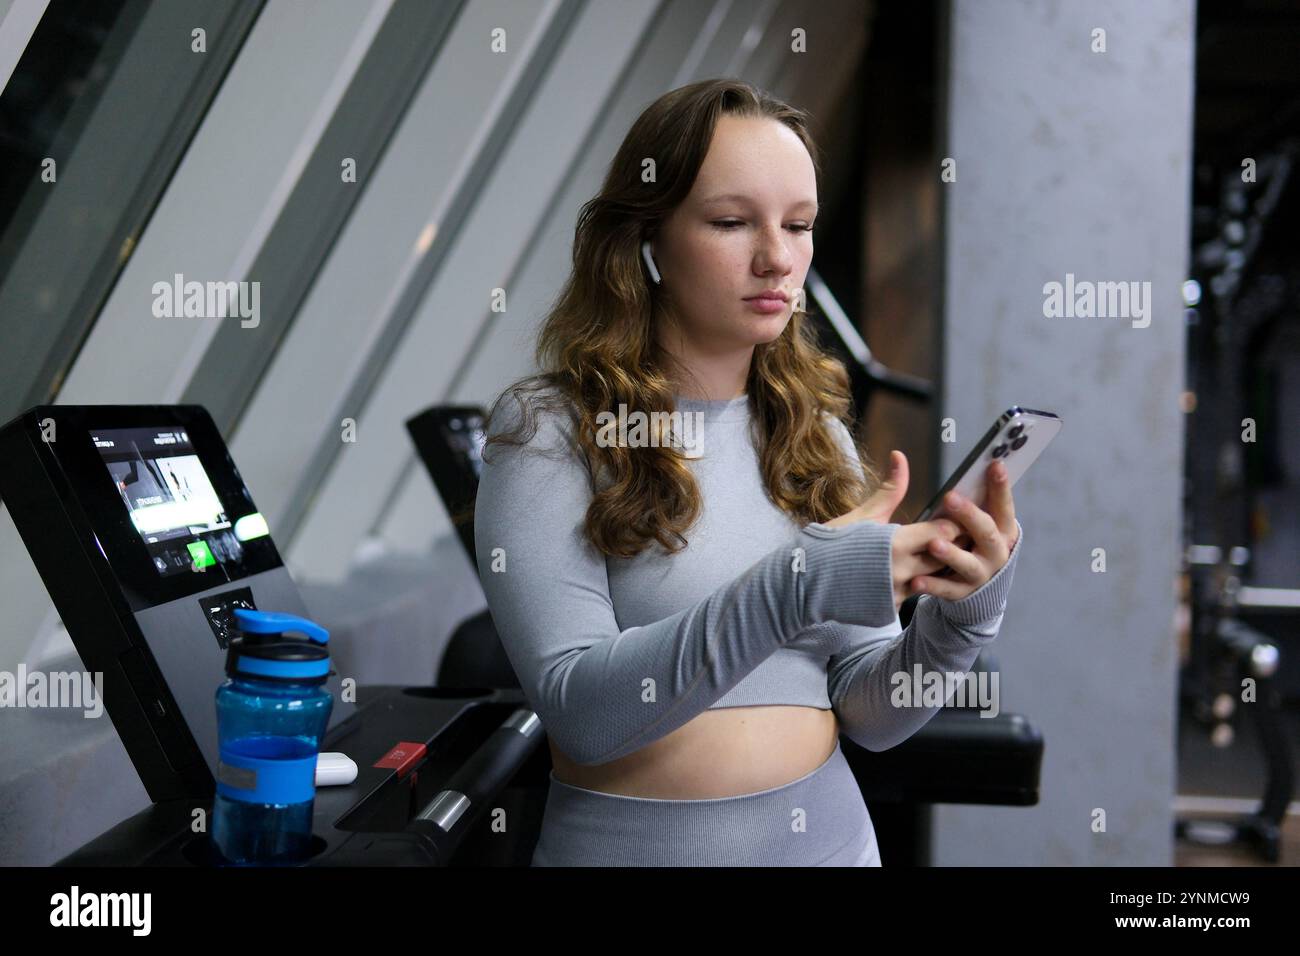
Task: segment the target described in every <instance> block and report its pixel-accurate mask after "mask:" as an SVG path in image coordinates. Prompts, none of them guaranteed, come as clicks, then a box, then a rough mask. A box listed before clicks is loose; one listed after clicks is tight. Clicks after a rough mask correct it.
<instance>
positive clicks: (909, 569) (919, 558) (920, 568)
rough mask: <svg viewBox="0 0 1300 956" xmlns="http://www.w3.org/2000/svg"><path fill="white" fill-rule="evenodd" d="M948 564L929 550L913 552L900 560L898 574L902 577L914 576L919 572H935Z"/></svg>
mask: <svg viewBox="0 0 1300 956" xmlns="http://www.w3.org/2000/svg"><path fill="white" fill-rule="evenodd" d="M947 566H948V565H947V563H946V562H944V561H943V560H942V559H940V558H938V557H936V556H935V555H933V554H929V553H927V552H924V551H923V552H921V553H919V554H911V555H908V556H907V557H905V558H903V559H901V560H900V561H899V562H898V569H897V574H898V576H899V577H900V578H903V579H907V578H914V577H916V576H917V575H918V574H933V573H935V572H936V571H940V570H942V569H943V568H946V567H947Z"/></svg>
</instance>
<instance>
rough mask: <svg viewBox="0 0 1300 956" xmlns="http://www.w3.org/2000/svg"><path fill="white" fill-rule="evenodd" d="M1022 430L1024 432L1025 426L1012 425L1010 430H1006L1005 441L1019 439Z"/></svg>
mask: <svg viewBox="0 0 1300 956" xmlns="http://www.w3.org/2000/svg"><path fill="white" fill-rule="evenodd" d="M1024 430H1025V426H1024V425H1023V424H1021V425H1012V426H1011V428H1009V429H1008V430H1007V440H1008V441H1011V440H1013V439H1016V438H1019V437H1020V433H1021V432H1023V431H1024ZM1017 447H1018V446H1017Z"/></svg>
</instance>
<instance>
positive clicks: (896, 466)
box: [862, 451, 910, 523]
mask: <svg viewBox="0 0 1300 956" xmlns="http://www.w3.org/2000/svg"><path fill="white" fill-rule="evenodd" d="M909 481H910V475H909V471H908V467H907V456H906V455H904V454H903V453H902V452H901V451H892V452H890V453H889V475H888V477H886V478H885V480H884V481H882V482H881V483H880V487H879V488H877V489H876V491H875V492H874V493H873V494H872V495H871V496H870V497H869V498H867V500H866V501H865V502H864V503H863V505H862V508H863V511H864V512H865V513H866V516H867V517H868V518H869V519H871V520H873V521H880V522H883V523H888V521H889V519H890V518H891V517H893V514H894V512H895V511H897V510H898V506H899V505H900V504H902V502H903V499H904V498H906V497H907V486H908V482H909Z"/></svg>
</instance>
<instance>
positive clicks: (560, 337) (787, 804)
mask: <svg viewBox="0 0 1300 956" xmlns="http://www.w3.org/2000/svg"><path fill="white" fill-rule="evenodd" d="M817 179H818V166H817V160H816V147H815V146H814V144H813V142H812V140H811V138H810V136H809V133H808V130H807V128H806V125H805V114H803V113H802V112H801V111H798V110H796V109H793V108H791V107H789V106H787V105H785V104H783V103H781V102H778V101H776V100H774V99H772V98H771V97H770V96H768V95H766V94H764V93H763V92H761V91H759V90H756V89H754V88H753V87H751V86H749V85H747V84H744V83H740V82H735V81H731V80H713V81H708V82H703V83H696V84H693V85H690V86H686V87H682V88H680V89H677V90H673V91H672V92H670V93H667V94H666V95H664V96H663V97H661V98H660V99H659V100H657V101H656V102H655V103H653V104H652V105H651V106H650V107H649V108H648V109H646V110H645V112H644V113H643V114H642V115H641V116H640V117H639V118H638V119H637V121H636V122H635V124H634V125H633V126H632V129H631V130H630V131H629V132H628V134H627V137H626V139H625V140H624V142H623V144H622V146H621V147H620V149H619V150H618V153H617V155H616V156H615V158H614V160H613V163H612V164H611V166H610V169H609V173H608V176H607V178H606V180H605V183H604V185H603V187H602V189H601V191H600V194H599V195H598V196H597V197H596V198H595V199H593V200H591V201H590V202H589V203H587V204H586V205H585V206H584V207H583V209H582V212H581V215H580V216H579V219H578V225H577V230H576V236H575V242H574V249H573V262H574V268H573V273H572V275H571V276H570V278H569V280H568V282H567V284H566V285H565V287H564V289H563V291H562V293H561V295H560V297H559V299H558V300H557V302H556V304H555V305H554V307H553V309H552V310H551V312H550V314H549V315H548V317H547V319H546V322H545V324H544V326H543V328H542V330H541V334H540V338H539V341H538V346H537V356H536V358H537V364H538V367H539V368H540V369H541V370H542V371H541V373H540V374H539V375H535V376H530V377H529V378H527V379H524V380H522V381H521V382H517V383H515V385H513V386H512V387H511V388H509V389H507V390H506V391H505V392H503V394H502V395H501V396H500V397H499V398H498V400H497V402H496V403H495V405H494V406H493V410H492V414H491V416H490V418H489V422H488V426H487V432H488V443H487V446H486V448H485V452H484V455H483V463H484V464H483V472H482V475H481V479H480V485H479V491H478V499H477V507H476V518H475V541H476V545H477V550H478V559H479V576H480V578H481V580H482V582H483V588H484V591H485V592H486V594H487V599H488V605H489V608H490V609H491V612H492V617H493V619H494V621H495V622H496V625H497V628H498V631H499V633H500V635H501V640H502V642H503V644H504V646H505V650H506V654H507V656H508V657H509V659H510V662H511V664H512V665H513V667H514V670H515V672H516V673H517V674H518V676H519V679H520V682H521V685H522V687H523V689H524V692H525V694H526V695H527V697H528V700H529V702H530V703H531V705H532V706H533V708H534V709H535V710H536V712H537V713H538V715H539V716H540V717H541V719H542V722H543V724H544V726H545V727H546V730H547V733H548V738H549V742H550V748H551V755H552V759H553V765H554V769H553V771H552V773H551V782H550V789H549V793H548V798H547V804H546V810H545V815H544V820H543V824H542V832H541V837H540V840H539V842H538V846H537V848H536V851H535V853H534V856H533V860H532V862H533V865H535V866H538V865H543V866H545V865H609V866H620V865H631V866H636V865H777V866H781V865H787V866H788V865H797V866H804V865H809V866H811V865H827V866H842V865H851V866H878V865H880V855H879V851H878V849H877V844H876V837H875V831H874V829H873V827H872V824H871V819H870V817H869V815H868V813H867V808H866V805H865V803H864V802H863V799H862V795H861V791H860V790H859V788H858V785H857V783H856V781H855V780H854V777H853V775H852V773H851V772H850V771H849V768H848V765H847V763H846V760H845V758H844V755H843V753H842V752H841V750H840V746H839V734H840V733H844V734H847V735H848V736H849V738H850V739H852V740H854V741H855V742H857V743H859V744H861V745H862V746H864V747H867V748H868V749H870V750H885V749H887V748H889V747H893V746H895V745H896V744H898V743H900V742H902V741H904V740H906V739H907V738H908V737H910V736H911V735H912V734H913V733H915V732H916V731H917V730H918V729H919V728H920V727H922V726H923V725H924V724H925V723H926V721H928V720H929V719H930V717H931V716H933V714H934V712H935V710H936V708H935V707H933V706H931V707H929V708H923V707H901V706H899V707H896V706H893V705H892V704H891V690H892V688H893V686H894V684H893V682H892V681H891V678H892V676H893V675H894V674H903V675H905V676H907V677H908V679H909V680H910V679H911V675H912V673H913V668H914V667H915V666H916V665H918V664H919V665H920V666H921V667H922V670H923V672H925V673H928V672H931V671H936V672H941V673H954V672H965V671H967V670H969V668H970V667H971V666H972V664H973V663H974V661H975V658H976V656H977V654H978V653H979V650H980V648H981V647H982V646H983V645H985V644H987V643H988V642H990V641H992V640H993V639H994V638H995V637H996V635H997V632H998V628H999V625H1000V624H1001V620H1002V614H1003V610H1004V607H1005V604H1006V598H1007V592H1008V589H1009V588H1010V586H1011V578H1012V572H1013V569H1014V564H1015V559H1016V556H1017V553H1018V548H1017V543H1018V541H1019V538H1020V533H1021V529H1020V525H1019V523H1018V522H1017V521H1016V518H1015V515H1014V510H1013V503H1012V499H1011V493H1010V489H1009V488H1008V487H1007V486H1006V484H1005V482H1000V481H999V473H1000V472H1001V468H1000V466H996V467H995V468H994V469H992V472H993V474H991V475H990V477H991V478H992V479H993V482H992V485H993V489H994V490H993V493H992V495H991V498H992V501H991V503H990V504H989V509H990V510H989V511H988V512H985V511H983V510H980V509H979V508H976V507H975V506H974V505H973V504H972V503H971V502H969V501H952V502H951V503H950V509H951V511H952V514H953V517H954V519H955V520H946V519H943V520H938V521H932V522H925V523H921V524H912V525H905V526H902V525H898V524H890V523H888V521H889V518H890V516H891V515H892V513H893V510H894V508H895V507H896V506H897V504H898V503H899V502H900V501H901V500H902V498H903V495H904V493H905V492H906V490H907V462H906V459H905V457H904V456H903V455H902V454H901V453H899V452H894V453H893V455H892V456H891V472H890V476H889V480H888V481H886V482H884V483H883V484H882V483H880V482H878V481H877V480H876V476H875V475H874V473H873V472H872V471H871V469H870V468H869V467H868V466H867V465H866V464H865V463H864V460H863V456H862V455H861V453H860V452H859V450H858V447H857V445H856V443H855V441H854V440H853V438H852V436H851V433H850V432H849V430H848V428H847V427H846V425H845V418H846V417H847V415H848V409H849V396H848V377H847V374H846V372H845V370H844V368H843V366H842V365H840V364H839V363H838V362H837V361H835V360H834V359H832V358H831V357H829V356H827V355H825V354H823V353H822V352H821V351H820V350H819V349H818V347H817V345H816V341H815V337H814V335H813V332H812V330H811V328H810V326H809V324H808V323H807V321H806V320H805V312H804V311H803V302H802V295H801V294H800V293H801V286H802V284H803V280H804V277H805V275H806V274H807V271H808V267H809V264H810V262H811V260H812V255H813V241H812V230H813V224H814V221H815V219H816V217H817ZM674 412H675V413H677V415H676V417H674V418H668V419H667V420H666V421H665V418H664V416H663V415H661V416H660V417H658V418H657V419H656V418H655V417H654V415H653V413H674ZM637 413H641V414H642V415H644V416H646V417H647V418H649V419H650V420H651V422H652V424H651V425H650V427H639V426H638V425H637V423H636V419H637ZM615 421H618V422H621V424H622V425H623V426H626V427H623V428H619V427H615V426H614V424H612V423H613V422H615ZM688 422H690V423H692V424H693V425H695V426H696V427H694V428H693V427H691V425H688V424H687V423H688ZM641 424H642V425H644V424H645V420H644V419H643V420H642V423H641ZM688 439H689V440H688ZM876 485H878V487H876V488H875V489H874V493H871V492H872V491H873V486H876ZM963 542H969V543H970V547H969V548H967V547H964V546H963ZM944 567H949V568H951V569H952V571H953V575H952V576H949V577H939V576H935V575H934V572H936V571H939V570H940V569H942V568H944ZM915 593H923V594H924V595H925V596H924V597H922V598H921V600H920V601H919V603H918V606H917V608H916V612H915V614H914V616H913V619H912V621H911V622H910V624H909V626H908V628H907V629H906V630H905V631H904V630H902V628H901V626H900V622H899V618H898V613H897V612H898V606H899V604H900V603H901V602H902V601H903V600H904V599H905V598H906V597H908V596H909V595H911V594H915Z"/></svg>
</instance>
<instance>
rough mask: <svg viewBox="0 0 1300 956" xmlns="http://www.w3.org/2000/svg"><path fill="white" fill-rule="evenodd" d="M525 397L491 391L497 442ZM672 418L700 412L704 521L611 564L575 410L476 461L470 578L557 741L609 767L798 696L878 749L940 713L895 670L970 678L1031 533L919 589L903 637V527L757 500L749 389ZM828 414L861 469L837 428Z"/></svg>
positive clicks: (697, 470)
mask: <svg viewBox="0 0 1300 956" xmlns="http://www.w3.org/2000/svg"><path fill="white" fill-rule="evenodd" d="M518 401H519V400H518V399H517V398H516V397H515V395H514V394H507V395H506V396H505V397H504V398H503V399H502V400H501V401H500V403H499V405H498V408H499V411H498V412H497V413H496V414H495V416H494V420H493V421H492V422H491V423H490V426H489V427H490V433H491V434H497V433H498V432H500V431H501V430H503V429H505V428H508V427H512V426H513V425H515V424H516V423H517V422H518V421H519V415H520V409H519V405H518ZM678 411H680V412H683V413H692V414H693V413H700V414H701V415H702V416H703V417H702V422H703V429H702V432H701V433H700V435H699V438H700V439H702V440H701V441H700V442H699V445H698V446H697V447H698V448H699V450H700V451H701V452H702V454H701V455H700V456H699V457H696V458H694V459H693V460H691V461H690V462H689V467H691V469H692V471H693V473H694V475H695V478H696V482H697V484H698V486H699V489H700V493H701V496H702V513H701V515H700V517H699V519H698V521H697V523H696V524H695V525H694V526H693V527H692V528H690V529H688V530H687V531H686V533H685V537H686V539H687V541H688V545H687V547H686V548H685V549H683V550H681V551H679V552H678V553H677V554H675V555H669V554H668V553H667V552H665V551H664V550H663V549H662V548H661V547H660V546H659V545H658V544H657V543H655V542H653V541H652V542H651V543H650V546H649V547H648V548H647V549H646V550H644V551H643V552H642V553H641V554H640V555H638V556H637V557H635V558H616V557H606V556H605V555H603V554H602V553H601V552H600V551H598V550H597V549H596V548H595V547H594V546H593V545H591V543H590V542H589V541H588V540H587V539H586V538H585V536H584V535H583V531H582V527H583V522H584V519H585V516H586V511H587V506H588V504H589V502H590V501H591V498H592V495H593V488H594V487H595V486H594V485H593V481H594V479H593V478H592V475H591V472H590V469H589V467H588V464H587V458H586V456H585V455H584V454H583V452H582V449H581V447H580V446H579V445H578V444H577V440H576V439H575V438H574V434H573V428H574V427H575V426H574V425H573V422H572V421H571V420H570V419H568V417H567V416H562V415H560V414H559V413H556V412H548V411H545V410H543V411H541V412H540V414H539V425H538V429H537V432H536V434H535V435H534V436H533V438H532V440H531V441H529V442H528V444H527V445H524V446H519V445H493V446H491V448H489V449H488V450H487V453H486V454H485V456H484V462H483V471H482V475H481V477H480V484H479V490H478V498H477V505H476V509H475V524H474V537H475V544H476V547H477V551H478V564H479V578H480V580H481V582H482V584H483V589H484V592H485V593H486V596H487V601H488V607H489V609H490V611H491V613H492V618H493V620H494V622H495V623H496V627H497V630H498V632H499V634H500V636H501V640H502V643H503V644H504V647H505V651H506V655H507V657H508V658H509V659H510V662H511V664H512V665H513V667H514V670H515V673H516V674H517V675H518V677H519V681H520V684H521V686H522V688H523V691H524V694H525V696H526V697H527V699H528V701H529V703H530V704H531V705H532V707H533V709H534V710H535V711H536V712H537V714H538V716H539V717H540V718H541V720H542V723H543V726H544V727H545V728H546V731H547V733H548V734H549V735H550V737H551V739H552V740H553V741H554V743H555V744H556V745H557V746H558V747H559V748H560V750H562V751H563V752H564V753H565V754H566V755H567V756H569V757H570V758H571V759H572V760H574V761H575V762H577V763H579V764H588V765H595V764H602V763H606V762H608V761H611V760H615V759H617V758H619V757H623V756H626V755H627V754H630V753H632V752H634V751H636V750H638V749H640V748H641V747H644V746H645V745H647V744H649V743H651V742H653V741H655V740H658V739H660V738H662V737H664V736H666V735H668V734H669V733H671V732H672V731H674V730H676V729H677V728H678V727H681V726H682V725H683V724H685V723H686V722H687V721H689V720H691V719H692V718H694V717H695V716H697V715H698V714H700V713H702V712H703V711H705V710H710V709H716V708H721V707H742V706H753V705H763V704H795V705H803V706H808V707H817V708H821V709H823V710H825V709H833V710H834V711H835V714H836V718H837V720H838V722H839V726H840V730H841V732H842V733H844V734H845V735H846V736H848V737H849V738H850V739H851V740H853V741H855V742H856V743H858V744H860V745H861V746H863V747H866V748H867V749H869V750H875V751H880V750H887V749H888V748H890V747H893V746H896V745H897V744H899V743H901V742H903V741H904V740H906V739H907V738H908V737H910V736H911V735H912V734H914V733H915V732H916V731H917V730H919V729H920V728H921V727H922V726H924V725H925V723H926V722H927V721H928V720H929V719H930V718H931V717H932V716H933V715H934V713H935V712H936V711H937V709H938V708H937V706H927V707H922V706H913V707H895V706H893V705H892V704H891V701H890V697H891V690H892V688H893V686H894V684H893V682H892V678H893V675H895V674H898V673H903V674H907V675H912V674H913V673H914V668H915V667H916V665H917V664H919V665H920V666H921V669H922V673H923V674H928V673H930V672H939V673H944V674H947V673H965V672H967V671H969V669H970V668H971V666H972V665H973V664H974V661H975V658H976V656H977V655H978V654H979V650H980V648H981V647H982V646H984V645H985V644H988V643H989V642H991V641H992V640H993V639H994V638H995V637H996V636H997V633H998V628H999V626H1000V625H1001V622H1002V615H1003V611H1004V608H1005V606H1006V600H1007V593H1008V591H1009V589H1010V587H1011V579H1012V575H1013V573H1014V568H1015V563H1016V560H1017V558H1018V556H1019V552H1020V551H1021V549H1022V543H1023V540H1024V538H1023V529H1021V537H1020V538H1019V540H1018V541H1017V543H1016V546H1015V547H1014V548H1013V549H1012V552H1011V556H1010V559H1009V560H1008V561H1007V563H1006V565H1004V566H1003V567H1002V568H1001V569H1000V570H999V571H998V572H997V573H996V574H995V575H994V576H993V577H992V578H991V579H990V580H989V581H987V582H985V583H984V584H983V585H982V586H981V587H980V588H979V589H978V590H976V591H975V592H974V593H972V594H970V595H968V596H967V597H965V598H963V599H961V600H959V601H947V600H944V599H942V598H939V597H936V596H934V595H923V596H922V597H921V598H920V599H919V601H918V603H917V607H916V611H915V613H914V614H913V616H912V620H911V621H910V622H909V624H908V627H907V628H906V630H904V629H903V628H902V627H901V622H900V621H899V618H898V614H897V612H896V610H895V607H894V601H893V589H892V580H891V568H890V547H891V541H892V538H893V535H894V532H895V531H897V529H898V527H899V525H896V524H879V523H874V522H859V523H857V524H854V525H850V526H848V527H836V528H831V527H828V526H826V525H824V524H821V523H816V522H815V523H811V524H808V525H804V526H802V527H800V526H799V524H798V523H797V522H796V521H795V520H794V519H792V518H791V517H790V516H789V515H788V514H786V513H785V512H783V511H781V510H780V509H779V508H777V507H776V506H775V505H774V504H773V503H772V501H771V499H770V498H769V497H768V496H767V493H766V490H765V488H764V486H763V482H762V476H761V473H760V469H759V461H758V456H757V452H756V451H755V447H754V442H753V438H752V436H751V430H750V421H751V414H750V409H749V405H748V398H747V397H746V396H741V397H739V398H735V399H730V400H722V401H700V400H693V399H686V398H679V399H678ZM693 421H696V422H699V421H701V419H699V418H696V419H693ZM827 422H828V425H829V427H831V428H832V429H833V431H834V434H835V436H836V440H837V441H838V442H839V443H840V445H841V446H842V447H843V449H844V451H845V454H846V455H848V456H849V457H850V459H851V460H852V461H853V462H854V463H858V459H857V455H856V453H855V452H854V450H853V444H852V440H851V438H850V436H849V433H848V430H847V429H845V428H844V426H843V424H841V423H840V422H839V421H838V420H835V419H834V418H832V417H831V416H827ZM525 434H526V433H525ZM858 467H860V464H859V465H858Z"/></svg>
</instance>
